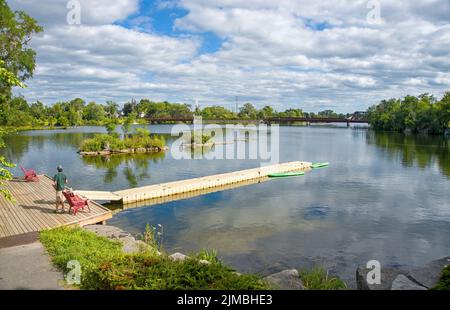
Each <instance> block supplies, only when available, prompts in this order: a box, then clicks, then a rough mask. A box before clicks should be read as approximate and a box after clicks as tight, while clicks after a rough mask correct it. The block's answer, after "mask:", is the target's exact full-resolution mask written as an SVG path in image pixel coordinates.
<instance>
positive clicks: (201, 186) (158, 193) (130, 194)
mask: <svg viewBox="0 0 450 310" xmlns="http://www.w3.org/2000/svg"><path fill="white" fill-rule="evenodd" d="M311 165H312V163H310V162H303V161H294V162H288V163H282V164H276V165H269V166H263V167H258V168H253V169H246V170H241V171H237V172H229V173H222V174H216V175H211V176H205V177H200V178H194V179H187V180H181V181H175V182H169V183H162V184H153V185H148V186H144V187H137V188H131V189H126V190H121V191H116V192H104V191H75V192H76V193H77V194H79V195H81V196H84V197H86V198H89V199H93V200H103V201H111V202H121V203H123V204H129V203H136V202H140V201H146V200H151V199H156V198H163V197H169V196H174V195H182V194H185V193H190V192H195V191H201V190H206V189H213V188H220V187H223V186H227V185H230V184H236V183H241V182H246V181H250V180H256V179H261V178H266V177H267V176H268V175H269V174H272V173H283V172H289V171H296V170H305V169H308V168H310V167H311Z"/></svg>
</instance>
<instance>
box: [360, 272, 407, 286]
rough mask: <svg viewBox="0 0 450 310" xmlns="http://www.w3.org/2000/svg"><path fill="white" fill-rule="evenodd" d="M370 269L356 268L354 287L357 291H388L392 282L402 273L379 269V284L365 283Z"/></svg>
mask: <svg viewBox="0 0 450 310" xmlns="http://www.w3.org/2000/svg"><path fill="white" fill-rule="evenodd" d="M371 270H372V269H368V268H363V267H358V269H357V270H356V285H357V289H358V290H390V289H391V287H392V282H393V281H394V280H395V279H396V278H397V277H398V276H399V275H400V274H404V272H402V271H400V270H397V269H393V268H381V281H380V282H381V283H380V284H369V283H367V274H368V273H369V272H370V271H371Z"/></svg>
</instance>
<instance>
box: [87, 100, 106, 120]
mask: <svg viewBox="0 0 450 310" xmlns="http://www.w3.org/2000/svg"><path fill="white" fill-rule="evenodd" d="M83 118H84V119H85V120H86V121H88V122H91V123H99V122H101V121H103V120H104V118H105V110H104V109H103V106H102V105H101V104H97V103H95V102H89V103H88V105H87V106H86V107H84V109H83Z"/></svg>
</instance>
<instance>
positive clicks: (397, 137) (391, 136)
mask: <svg viewBox="0 0 450 310" xmlns="http://www.w3.org/2000/svg"><path fill="white" fill-rule="evenodd" d="M366 141H367V143H368V144H374V145H376V146H377V147H379V148H381V149H382V150H383V151H384V153H385V154H386V155H387V156H388V158H389V159H390V160H395V161H400V162H401V163H402V164H403V166H405V167H413V166H417V167H419V168H421V169H425V168H429V167H431V166H432V165H433V164H434V163H437V165H438V166H439V168H440V171H441V172H442V173H443V174H444V175H446V176H448V177H450V139H448V138H445V137H443V136H426V135H404V134H398V133H386V132H381V133H376V132H373V131H368V132H367V135H366Z"/></svg>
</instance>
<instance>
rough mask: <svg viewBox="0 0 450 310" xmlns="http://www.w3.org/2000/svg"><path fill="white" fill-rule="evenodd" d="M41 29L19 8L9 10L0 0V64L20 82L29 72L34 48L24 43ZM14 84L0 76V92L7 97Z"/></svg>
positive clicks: (30, 72)
mask: <svg viewBox="0 0 450 310" xmlns="http://www.w3.org/2000/svg"><path fill="white" fill-rule="evenodd" d="M42 30H43V29H42V27H41V26H39V25H38V23H37V21H36V20H35V19H33V18H32V17H30V16H29V15H27V14H26V13H25V12H23V11H15V12H13V11H12V10H11V9H10V7H9V6H8V4H7V3H6V1H5V0H0V60H1V61H2V63H1V67H2V68H4V69H6V71H7V72H10V73H11V75H10V77H9V78H12V77H15V78H16V79H18V80H19V81H22V82H23V81H25V80H26V79H28V78H30V77H32V76H33V71H34V69H35V67H36V52H35V51H34V50H33V49H31V48H30V47H29V46H28V44H29V42H30V40H31V38H32V36H33V35H34V34H36V33H39V32H41V31H42ZM2 71H3V70H2ZM3 74H4V73H3ZM10 82H11V81H10ZM14 86H20V85H19V84H17V83H8V82H7V81H5V80H3V79H2V80H1V81H0V96H1V97H2V98H5V97H6V98H10V97H11V88H12V87H14Z"/></svg>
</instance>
